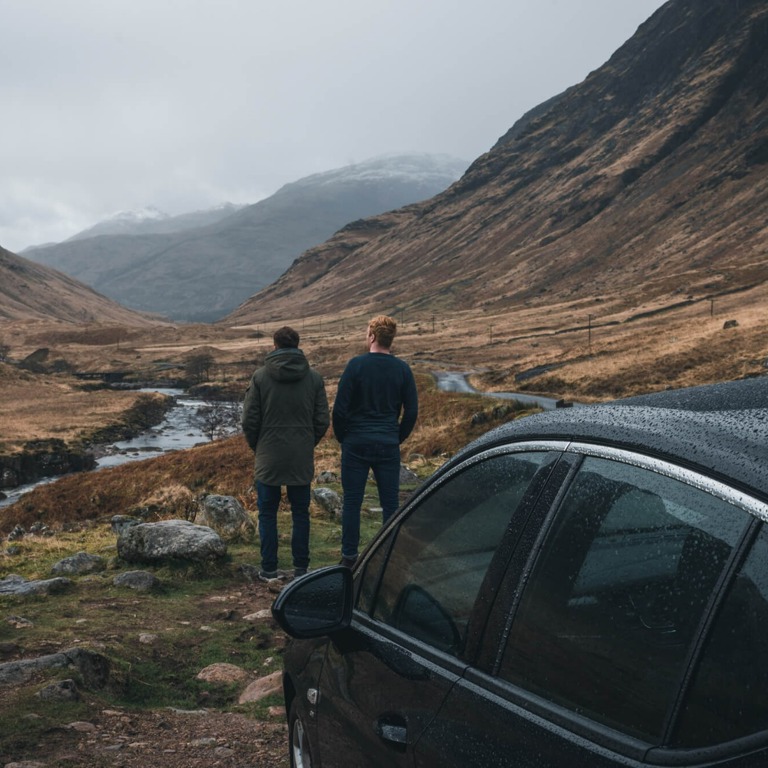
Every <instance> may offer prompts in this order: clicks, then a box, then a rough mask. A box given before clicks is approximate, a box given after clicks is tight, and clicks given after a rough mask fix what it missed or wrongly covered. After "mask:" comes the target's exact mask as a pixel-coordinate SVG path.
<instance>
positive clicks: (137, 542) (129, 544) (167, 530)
mask: <svg viewBox="0 0 768 768" xmlns="http://www.w3.org/2000/svg"><path fill="white" fill-rule="evenodd" d="M117 553H118V555H119V556H120V557H121V558H122V559H123V560H125V561H127V562H163V561H166V560H196V561H205V560H215V559H219V558H222V557H224V556H225V555H226V554H227V545H226V544H225V543H224V541H223V540H222V538H221V536H219V534H218V533H216V531H214V530H213V529H212V528H209V527H208V526H205V525H195V524H194V523H190V522H189V521H188V520H161V521H160V522H159V523H140V524H139V525H134V526H130V527H129V528H126V529H125V530H123V531H122V533H120V535H119V536H118V538H117Z"/></svg>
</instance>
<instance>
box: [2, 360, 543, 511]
mask: <svg viewBox="0 0 768 768" xmlns="http://www.w3.org/2000/svg"><path fill="white" fill-rule="evenodd" d="M435 378H436V380H437V386H438V389H440V390H442V391H443V392H469V393H474V394H481V395H485V396H486V397H496V398H499V399H502V400H517V401H518V402H521V403H526V404H531V405H538V406H540V407H541V408H544V409H545V410H551V409H553V408H555V407H557V402H558V401H557V400H555V399H553V398H550V397H539V396H537V395H527V394H520V393H517V392H478V390H476V389H475V388H474V387H472V385H471V384H470V383H469V382H468V381H467V374H465V373H459V372H439V373H435ZM140 391H141V392H161V393H163V394H165V395H171V396H173V397H175V398H176V405H175V406H174V407H173V408H171V409H170V410H169V411H168V413H167V414H166V417H165V419H164V420H163V422H162V423H161V424H159V425H157V426H156V427H152V428H151V429H148V430H147V431H146V432H143V433H142V434H141V435H139V436H138V437H134V438H132V439H131V440H120V441H118V442H116V443H112V444H111V445H108V446H106V447H103V448H101V449H100V450H99V451H98V454H99V457H98V459H97V461H96V470H93V471H97V470H99V469H104V468H106V467H117V466H120V465H121V464H127V463H128V462H130V461H140V460H142V459H150V458H153V457H155V456H160V455H162V454H164V453H167V452H169V451H179V450H183V449H185V448H192V447H193V446H195V445H198V444H199V443H207V442H208V437H207V436H206V435H205V434H204V433H203V432H202V431H201V429H200V426H199V425H196V424H195V419H194V417H195V414H196V412H197V409H198V408H199V407H200V404H201V401H200V400H199V399H196V398H193V397H189V396H188V395H186V394H185V392H184V390H182V389H162V388H147V389H142V390H140ZM57 479H58V477H49V478H43V479H41V480H38V481H37V482H35V483H30V484H29V485H20V486H18V487H17V488H10V489H7V490H5V491H4V493H5V495H6V498H5V499H0V508H2V507H7V506H8V505H9V504H13V503H14V502H16V501H18V500H19V499H20V498H21V497H22V496H23V495H24V494H25V493H29V491H31V490H32V489H33V488H36V487H37V486H38V485H44V484H45V483H50V482H53V481H55V480H57Z"/></svg>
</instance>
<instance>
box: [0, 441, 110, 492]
mask: <svg viewBox="0 0 768 768" xmlns="http://www.w3.org/2000/svg"><path fill="white" fill-rule="evenodd" d="M95 466H96V459H95V458H94V456H93V454H91V453H89V452H88V451H86V450H84V449H82V448H71V447H68V446H67V445H66V443H65V442H64V441H63V440H58V439H51V440H31V441H29V442H28V443H26V445H25V446H24V450H23V451H21V452H19V453H14V454H6V455H0V488H15V487H17V486H19V485H26V484H28V483H34V482H36V481H37V480H40V479H41V478H44V477H55V476H58V475H66V474H68V473H70V472H82V471H84V470H89V469H93V468H94V467H95Z"/></svg>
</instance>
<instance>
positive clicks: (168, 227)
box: [66, 203, 245, 243]
mask: <svg viewBox="0 0 768 768" xmlns="http://www.w3.org/2000/svg"><path fill="white" fill-rule="evenodd" d="M244 207H245V206H242V205H235V204H234V203H223V204H222V205H219V206H216V207H215V208H208V209H206V210H201V211H193V212H192V213H182V214H180V215H178V216H170V215H169V214H167V213H163V211H160V210H158V209H157V208H154V207H152V206H148V207H147V208H142V209H141V210H138V211H120V212H118V213H116V214H114V215H113V216H110V217H109V218H108V219H105V220H104V221H100V222H99V223H98V224H94V226H92V227H89V228H88V229H84V230H83V231H82V232H78V233H77V234H76V235H72V237H70V238H68V239H67V240H66V242H68V243H69V242H72V241H73V240H86V239H88V238H89V237H98V236H99V235H160V234H168V233H170V232H183V231H184V230H185V229H195V228H198V227H206V226H208V225H209V224H216V223H217V222H219V221H221V220H222V219H225V218H226V217H227V216H231V215H232V214H233V213H237V211H239V210H240V209H241V208H244Z"/></svg>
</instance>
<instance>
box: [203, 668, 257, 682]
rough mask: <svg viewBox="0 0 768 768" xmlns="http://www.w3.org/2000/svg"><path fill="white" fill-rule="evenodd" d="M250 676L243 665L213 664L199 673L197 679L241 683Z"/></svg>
mask: <svg viewBox="0 0 768 768" xmlns="http://www.w3.org/2000/svg"><path fill="white" fill-rule="evenodd" d="M249 677H250V675H249V674H248V672H246V671H245V670H244V669H243V668H242V667H238V666H236V665H235V664H225V663H217V664H211V665H209V666H207V667H205V669H201V670H200V672H198V673H197V679H198V680H202V681H204V682H206V683H240V682H243V681H244V680H247V679H248V678H249Z"/></svg>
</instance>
